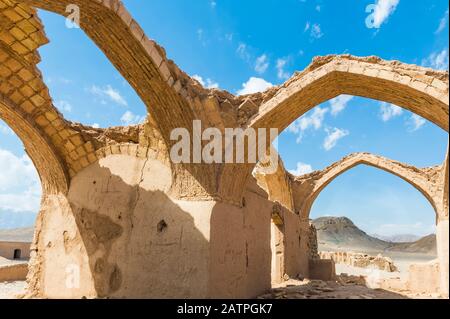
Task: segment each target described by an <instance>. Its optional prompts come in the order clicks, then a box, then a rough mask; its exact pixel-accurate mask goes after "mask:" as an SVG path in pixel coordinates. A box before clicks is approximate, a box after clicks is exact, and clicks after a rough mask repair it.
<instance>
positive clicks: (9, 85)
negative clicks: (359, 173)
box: [0, 0, 449, 298]
mask: <svg viewBox="0 0 450 319" xmlns="http://www.w3.org/2000/svg"><path fill="white" fill-rule="evenodd" d="M69 4H76V5H78V6H79V8H80V12H81V21H80V26H81V28H82V29H83V30H84V32H85V33H86V35H87V36H88V37H90V39H92V41H94V43H95V44H96V45H97V46H98V47H99V48H100V49H101V50H102V51H103V52H104V54H105V55H106V56H107V58H108V59H109V60H110V61H111V63H112V64H113V65H114V66H115V67H116V68H117V70H118V71H119V72H120V73H121V74H122V75H123V76H124V78H125V79H126V80H127V81H128V82H129V83H130V84H131V86H132V87H133V88H134V89H135V91H136V92H137V94H138V95H139V96H140V97H141V99H142V100H143V101H144V103H145V104H146V105H147V108H148V117H147V121H146V122H145V124H142V125H139V126H130V127H113V128H108V129H98V128H92V127H87V126H83V125H81V124H76V123H71V122H69V121H67V120H65V119H64V118H63V117H62V115H61V114H60V113H59V112H58V111H57V109H56V108H55V107H54V104H53V102H52V99H51V97H50V95H49V91H48V88H47V87H46V85H45V83H44V82H43V80H42V76H41V73H40V71H39V69H38V66H37V65H38V63H39V61H40V57H39V54H38V52H37V49H38V48H39V47H40V46H42V45H44V44H46V43H47V42H48V40H47V38H46V36H45V33H44V28H43V25H42V23H41V21H40V20H39V18H38V16H37V13H36V8H42V9H45V10H48V11H52V12H55V13H58V14H61V15H65V14H66V6H67V5H69ZM340 94H349V95H357V96H363V97H367V98H372V99H377V100H381V101H386V102H389V103H394V104H396V105H399V106H401V107H403V108H405V109H408V110H410V111H412V112H414V113H416V114H418V115H420V116H422V117H424V118H426V119H428V120H429V121H431V122H433V123H434V124H436V125H437V126H439V127H440V128H442V129H443V130H446V131H448V127H449V118H448V115H449V114H448V111H449V100H448V73H447V72H441V71H435V70H432V69H428V68H422V67H417V66H413V65H407V64H403V63H400V62H398V61H383V60H381V59H379V58H377V57H366V58H358V57H354V56H350V55H342V56H326V57H319V58H316V59H315V60H314V61H313V62H312V64H311V65H310V66H309V67H308V68H306V69H305V70H304V71H303V72H300V73H296V74H295V75H294V76H293V77H292V78H291V79H290V80H288V81H287V82H286V83H284V84H283V85H280V86H278V87H274V88H272V89H269V90H268V91H266V92H264V93H257V94H252V95H247V96H234V95H232V94H230V93H228V92H225V91H221V90H209V89H205V88H203V87H202V86H201V85H200V84H199V83H198V82H197V81H195V80H193V79H191V78H190V77H189V76H188V75H186V74H185V73H184V72H183V71H181V70H180V69H179V68H178V67H177V66H176V64H175V63H174V62H173V61H171V60H168V59H167V57H166V53H165V51H164V49H163V48H161V47H160V46H158V45H157V44H156V43H155V42H154V41H152V40H151V39H149V38H148V37H147V36H146V35H145V34H144V32H143V31H142V29H141V28H140V27H139V25H138V24H137V23H136V21H135V20H133V18H132V17H131V16H130V14H129V13H128V12H127V10H126V9H125V8H124V6H123V4H122V3H121V2H120V1H119V0H0V118H1V119H2V120H4V121H5V122H6V123H7V124H8V125H9V126H10V127H11V128H12V129H13V130H14V132H15V133H16V134H17V135H18V136H19V137H20V139H21V140H22V142H23V144H24V146H25V148H26V151H27V153H28V154H29V156H30V157H31V159H32V160H33V162H34V164H35V166H36V168H37V170H38V173H39V175H40V178H41V181H42V188H43V198H42V204H41V210H40V213H39V217H38V220H37V225H36V232H35V238H34V242H33V245H32V257H31V262H30V271H29V278H28V282H29V292H30V295H32V296H41V297H67V298H70V297H74V298H80V297H83V296H86V297H170V298H175V297H180V298H205V297H229V298H234V297H239V298H246V297H254V296H256V295H258V294H260V293H262V292H264V291H266V290H267V289H268V288H270V285H271V281H272V280H275V281H276V280H278V278H279V277H281V276H282V275H283V276H284V275H285V274H286V275H288V276H291V277H295V276H297V275H302V276H305V277H307V276H308V274H309V270H310V269H309V256H310V252H309V251H308V247H309V246H311V245H309V243H310V241H311V240H310V238H309V237H310V236H309V233H310V226H309V221H308V214H309V209H310V207H311V204H312V202H313V201H314V199H315V198H316V197H317V194H318V193H319V192H320V191H321V190H322V189H323V188H324V187H325V186H326V185H327V184H328V183H329V182H330V181H331V180H332V179H333V178H334V177H335V176H337V175H338V174H340V173H342V172H343V171H345V170H347V169H349V168H351V167H353V166H355V165H358V164H368V165H373V166H376V167H379V168H381V169H384V170H387V171H389V172H392V173H393V174H396V175H398V176H400V177H402V178H404V179H405V180H406V181H408V182H410V183H411V184H412V185H414V186H415V187H416V188H417V189H418V190H419V191H421V192H422V194H424V196H426V198H427V199H428V200H429V201H430V203H431V204H432V205H433V207H434V209H435V211H436V223H437V237H438V254H439V261H440V263H439V268H440V273H441V281H440V282H441V287H440V288H441V291H442V292H443V293H448V243H449V239H448V230H449V226H448V156H447V160H446V161H445V163H443V165H441V166H438V167H432V168H426V169H417V168H414V167H410V166H407V165H404V164H401V163H398V162H395V161H390V160H387V159H384V158H380V157H377V156H372V155H367V154H356V155H352V156H349V157H348V158H345V159H343V160H342V161H341V162H339V163H336V164H334V165H332V166H330V167H329V168H327V169H325V170H323V171H320V172H315V173H312V174H309V175H306V176H301V177H293V176H290V175H289V174H287V173H286V172H285V171H284V169H283V167H282V165H280V166H279V170H278V171H277V173H275V174H272V175H264V174H258V173H256V175H255V176H256V177H257V178H255V177H254V176H253V175H252V171H253V170H254V168H255V164H174V163H173V162H172V161H170V159H169V150H170V148H171V146H172V145H173V143H174V141H171V139H170V132H171V131H172V129H174V128H183V127H184V128H187V129H189V130H191V128H192V123H193V120H195V119H198V120H201V121H202V125H203V127H215V128H218V129H220V130H223V129H224V128H226V127H228V128H234V127H241V128H250V127H251V128H277V129H278V130H279V131H280V132H281V131H282V130H283V129H285V128H286V127H287V126H288V125H289V124H290V123H291V122H292V121H294V120H295V119H297V118H298V117H299V116H301V115H302V114H304V113H305V112H307V111H308V110H310V109H311V108H313V107H314V106H316V105H318V104H320V103H322V102H325V101H327V100H329V99H331V98H334V97H336V96H338V95H340ZM271 246H272V247H271ZM313 265H315V264H314V263H313ZM68 276H71V278H68ZM74 278H75V279H79V280H75V279H74Z"/></svg>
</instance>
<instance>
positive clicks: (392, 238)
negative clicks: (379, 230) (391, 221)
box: [371, 234, 420, 243]
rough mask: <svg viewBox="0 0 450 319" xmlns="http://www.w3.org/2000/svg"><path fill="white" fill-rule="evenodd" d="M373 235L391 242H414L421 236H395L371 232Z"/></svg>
mask: <svg viewBox="0 0 450 319" xmlns="http://www.w3.org/2000/svg"><path fill="white" fill-rule="evenodd" d="M371 236H372V237H375V238H378V239H381V240H384V241H387V242H391V243H412V242H415V241H418V240H419V239H420V236H417V235H413V234H401V235H393V236H383V235H378V234H371Z"/></svg>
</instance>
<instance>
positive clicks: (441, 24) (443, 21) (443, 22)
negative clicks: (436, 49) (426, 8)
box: [434, 9, 448, 34]
mask: <svg viewBox="0 0 450 319" xmlns="http://www.w3.org/2000/svg"><path fill="white" fill-rule="evenodd" d="M447 24H448V9H447V11H445V13H444V16H443V17H442V18H441V20H440V21H439V26H438V28H437V29H436V31H435V32H434V33H436V34H438V33H441V32H442V31H443V30H444V29H445V27H446V26H447Z"/></svg>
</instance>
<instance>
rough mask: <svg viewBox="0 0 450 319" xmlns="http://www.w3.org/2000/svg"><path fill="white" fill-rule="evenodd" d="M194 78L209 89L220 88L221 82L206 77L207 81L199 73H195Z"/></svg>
mask: <svg viewBox="0 0 450 319" xmlns="http://www.w3.org/2000/svg"><path fill="white" fill-rule="evenodd" d="M192 78H193V79H195V80H197V81H198V82H199V83H200V84H201V85H202V86H204V87H205V88H207V89H218V88H219V83H217V82H215V81H213V80H211V79H209V78H208V79H206V81H204V80H203V78H202V77H201V76H200V75H198V74H195V75H193V76H192Z"/></svg>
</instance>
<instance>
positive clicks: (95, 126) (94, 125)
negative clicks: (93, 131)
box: [91, 123, 100, 128]
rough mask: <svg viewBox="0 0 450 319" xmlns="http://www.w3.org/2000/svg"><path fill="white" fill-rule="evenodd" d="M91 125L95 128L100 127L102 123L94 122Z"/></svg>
mask: <svg viewBox="0 0 450 319" xmlns="http://www.w3.org/2000/svg"><path fill="white" fill-rule="evenodd" d="M91 126H92V127H93V128H100V124H98V123H93V124H92V125H91Z"/></svg>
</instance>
